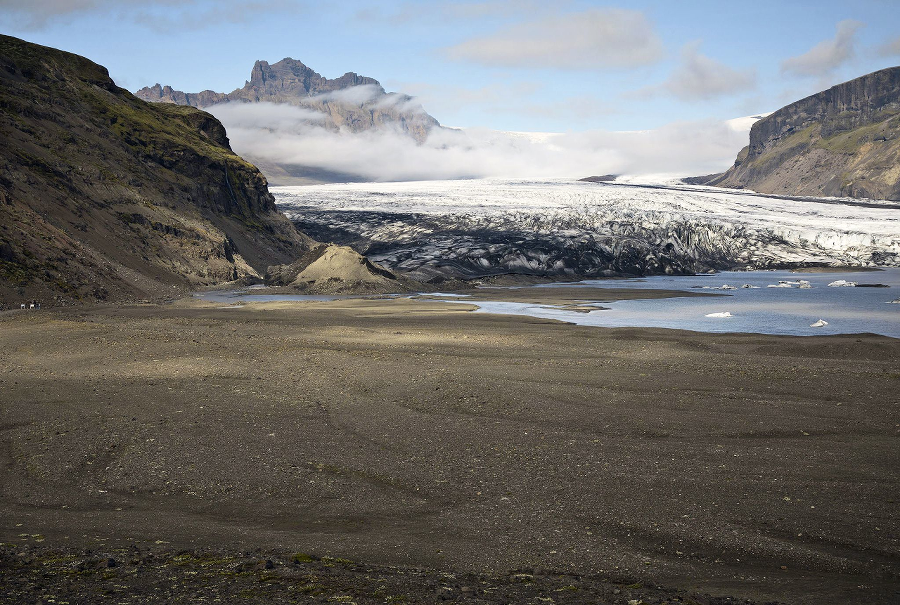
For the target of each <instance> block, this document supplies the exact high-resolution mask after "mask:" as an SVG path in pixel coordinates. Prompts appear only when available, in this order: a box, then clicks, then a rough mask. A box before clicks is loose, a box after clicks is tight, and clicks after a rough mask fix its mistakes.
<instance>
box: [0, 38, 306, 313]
mask: <svg viewBox="0 0 900 605" xmlns="http://www.w3.org/2000/svg"><path fill="white" fill-rule="evenodd" d="M0 133H2V136H3V140H4V144H3V145H2V146H0V303H6V304H13V305H16V306H18V305H17V302H19V301H24V300H27V299H39V300H43V301H44V303H45V305H47V304H54V303H55V304H68V303H72V302H79V301H82V302H84V301H104V300H105V301H122V300H135V299H143V298H147V299H150V298H159V297H165V296H171V295H172V294H174V293H179V292H182V291H184V290H188V289H193V288H197V287H200V286H209V285H216V284H221V283H224V282H229V281H232V280H236V279H240V278H243V277H260V276H262V275H263V274H264V273H265V271H266V269H267V267H268V266H270V265H275V264H280V263H290V262H292V261H293V260H294V259H296V258H297V257H298V256H300V255H302V254H303V253H304V252H305V251H306V250H308V249H309V248H310V247H311V245H312V244H313V243H314V242H313V241H312V240H310V239H309V238H308V237H306V236H304V235H303V234H301V233H300V232H298V231H297V230H296V229H295V228H294V227H293V226H292V225H291V223H290V222H289V221H288V220H287V219H286V218H285V217H284V216H283V215H282V214H281V213H280V212H279V211H278V210H277V209H276V207H275V203H274V198H273V197H272V195H271V194H270V193H269V191H268V188H267V184H266V179H265V177H264V176H263V175H262V174H261V173H260V172H259V170H257V168H256V167H255V166H253V165H252V164H249V163H248V162H246V161H245V160H243V159H242V158H240V157H239V156H237V155H236V154H235V153H234V152H233V151H232V150H231V147H230V145H229V142H228V138H227V136H226V133H225V129H224V127H223V126H222V124H221V123H219V121H218V120H216V119H215V118H214V117H213V116H211V115H210V114H208V113H206V112H203V111H200V110H198V109H195V108H193V107H181V106H176V105H164V104H148V103H145V102H144V101H141V100H140V99H137V98H136V97H134V96H133V95H132V94H131V93H130V92H128V91H126V90H124V89H122V88H119V87H118V86H116V84H115V83H114V82H113V81H112V79H110V77H109V74H108V72H107V70H106V69H105V68H104V67H102V66H100V65H97V64H96V63H93V62H91V61H89V60H88V59H85V58H84V57H80V56H78V55H74V54H71V53H67V52H63V51H60V50H56V49H53V48H48V47H44V46H39V45H36V44H31V43H28V42H25V41H23V40H19V39H17V38H13V37H9V36H0Z"/></svg>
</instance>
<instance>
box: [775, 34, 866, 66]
mask: <svg viewBox="0 0 900 605" xmlns="http://www.w3.org/2000/svg"><path fill="white" fill-rule="evenodd" d="M864 26H865V24H864V23H861V22H859V21H853V20H850V19H847V20H845V21H841V22H839V23H838V24H837V33H836V34H835V36H834V38H832V39H830V40H823V41H822V42H819V43H818V44H816V45H815V46H813V47H812V48H811V49H809V50H808V51H807V52H805V53H803V54H802V55H798V56H796V57H791V58H789V59H785V60H784V61H782V62H781V71H783V72H786V73H790V74H794V75H797V76H814V77H820V78H821V77H825V76H828V75H829V74H831V73H832V72H834V70H836V69H837V68H838V67H840V66H841V65H843V64H844V63H846V62H847V61H848V60H849V59H850V58H851V57H853V55H854V53H855V45H856V32H857V31H858V30H859V29H860V28H862V27H864Z"/></svg>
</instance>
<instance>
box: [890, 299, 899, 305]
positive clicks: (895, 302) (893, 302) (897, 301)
mask: <svg viewBox="0 0 900 605" xmlns="http://www.w3.org/2000/svg"><path fill="white" fill-rule="evenodd" d="M888 304H889V305H900V298H898V299H897V300H889V301H888Z"/></svg>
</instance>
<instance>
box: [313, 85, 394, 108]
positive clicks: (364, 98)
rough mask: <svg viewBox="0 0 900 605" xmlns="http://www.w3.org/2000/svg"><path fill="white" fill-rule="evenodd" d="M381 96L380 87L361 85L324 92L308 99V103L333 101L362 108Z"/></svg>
mask: <svg viewBox="0 0 900 605" xmlns="http://www.w3.org/2000/svg"><path fill="white" fill-rule="evenodd" d="M382 94H383V91H382V89H381V87H380V86H376V85H375V84H363V85H361V86H350V87H349V88H341V89H339V90H332V91H330V92H324V93H322V94H318V95H316V96H314V97H310V101H314V102H315V101H335V102H337V103H346V104H348V105H356V106H362V105H365V104H366V103H368V102H369V101H372V100H373V99H375V98H376V97H379V96H381V95H382Z"/></svg>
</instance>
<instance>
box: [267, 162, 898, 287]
mask: <svg viewBox="0 0 900 605" xmlns="http://www.w3.org/2000/svg"><path fill="white" fill-rule="evenodd" d="M271 190H272V192H273V193H274V195H275V198H276V201H277V203H278V206H279V207H280V208H281V210H283V211H284V212H285V213H286V214H287V215H288V216H289V217H290V218H291V219H292V220H293V221H294V222H295V223H296V224H297V225H298V226H299V227H300V228H301V229H302V230H303V231H305V232H306V233H308V234H310V235H311V236H313V237H315V238H317V239H320V240H324V241H334V242H335V243H338V244H343V245H350V246H352V247H354V248H355V249H356V250H357V251H359V252H361V253H364V254H367V255H368V256H369V257H370V258H371V259H372V260H374V261H376V262H379V263H381V264H383V265H385V266H387V267H389V268H390V269H391V270H394V271H405V272H411V273H412V274H413V276H414V277H417V278H419V279H429V278H434V277H437V276H443V277H475V276H481V275H488V274H495V273H506V272H513V273H528V274H541V275H556V276H566V275H569V276H583V277H594V276H602V275H610V276H611V275H650V274H659V273H670V274H681V273H695V272H705V271H710V270H725V269H736V268H767V267H776V266H802V265H846V266H888V265H891V266H896V265H898V264H900V206H898V205H896V204H891V203H879V202H865V203H861V202H859V201H858V200H857V201H851V200H842V199H834V198H831V199H813V198H783V197H775V196H759V195H755V194H753V193H748V192H739V191H722V190H715V189H710V188H702V187H688V186H683V187H682V186H653V187H647V186H638V185H628V184H596V183H583V182H572V181H524V180H499V179H484V180H469V181H428V182H412V183H409V182H405V183H351V184H340V185H321V186H309V187H273V188H272V189H271Z"/></svg>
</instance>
